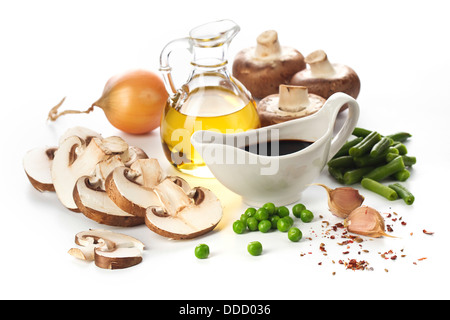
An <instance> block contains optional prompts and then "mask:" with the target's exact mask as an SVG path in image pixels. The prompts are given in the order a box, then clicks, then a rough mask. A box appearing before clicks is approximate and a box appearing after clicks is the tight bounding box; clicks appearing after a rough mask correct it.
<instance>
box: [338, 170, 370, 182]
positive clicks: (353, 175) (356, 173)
mask: <svg viewBox="0 0 450 320" xmlns="http://www.w3.org/2000/svg"><path fill="white" fill-rule="evenodd" d="M373 169H374V167H364V168H359V169H353V170H349V171H347V172H345V173H344V177H343V181H344V184H346V185H349V184H354V183H357V182H360V181H361V179H362V178H363V176H364V175H365V174H367V173H369V172H370V171H372V170H373Z"/></svg>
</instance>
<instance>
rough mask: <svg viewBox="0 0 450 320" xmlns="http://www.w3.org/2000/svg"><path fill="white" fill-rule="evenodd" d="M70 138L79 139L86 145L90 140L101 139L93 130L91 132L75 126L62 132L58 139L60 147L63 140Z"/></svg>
mask: <svg viewBox="0 0 450 320" xmlns="http://www.w3.org/2000/svg"><path fill="white" fill-rule="evenodd" d="M72 136H77V137H80V138H81V139H82V140H84V142H85V143H86V144H89V142H90V141H91V139H92V138H99V139H103V137H102V135H101V134H100V133H98V132H95V131H94V130H91V129H89V128H85V127H80V126H77V127H72V128H69V129H67V131H66V132H64V133H63V134H62V135H61V137H59V144H60V145H61V144H62V143H63V142H64V140H66V139H67V138H69V137H72Z"/></svg>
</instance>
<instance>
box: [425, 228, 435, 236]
mask: <svg viewBox="0 0 450 320" xmlns="http://www.w3.org/2000/svg"><path fill="white" fill-rule="evenodd" d="M423 233H425V234H428V235H433V234H434V232H431V231H427V230H425V229H423Z"/></svg>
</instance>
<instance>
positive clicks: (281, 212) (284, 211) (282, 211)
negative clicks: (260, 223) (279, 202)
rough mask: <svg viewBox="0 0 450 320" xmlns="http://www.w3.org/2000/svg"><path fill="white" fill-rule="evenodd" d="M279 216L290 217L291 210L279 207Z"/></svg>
mask: <svg viewBox="0 0 450 320" xmlns="http://www.w3.org/2000/svg"><path fill="white" fill-rule="evenodd" d="M277 214H278V215H279V216H280V218H283V217H286V216H288V215H289V209H288V208H286V207H285V206H281V207H278V208H277Z"/></svg>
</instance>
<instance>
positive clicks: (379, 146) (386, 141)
mask: <svg viewBox="0 0 450 320" xmlns="http://www.w3.org/2000/svg"><path fill="white" fill-rule="evenodd" d="M393 143H394V140H392V139H391V138H388V137H383V138H381V140H380V141H378V142H377V143H376V144H375V145H374V146H373V147H372V150H371V151H370V156H371V157H372V158H375V157H376V156H378V155H379V154H381V153H383V151H384V150H387V149H389V147H390V146H391V145H392V144H393Z"/></svg>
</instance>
